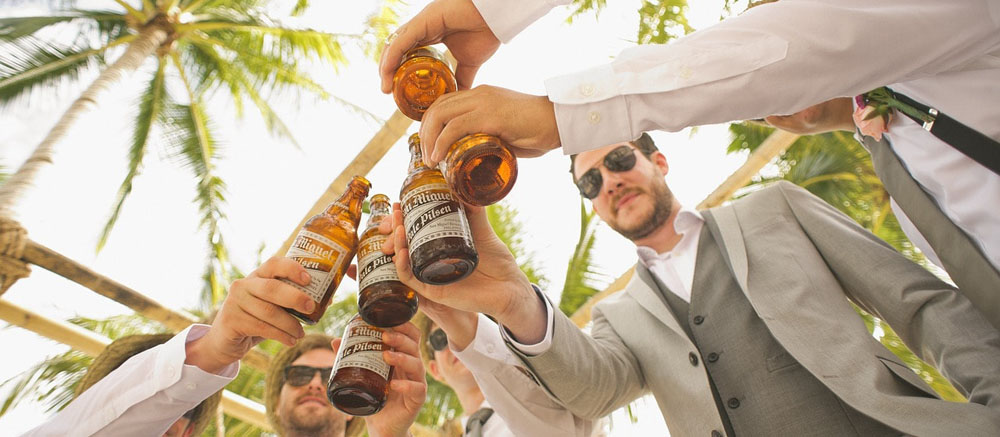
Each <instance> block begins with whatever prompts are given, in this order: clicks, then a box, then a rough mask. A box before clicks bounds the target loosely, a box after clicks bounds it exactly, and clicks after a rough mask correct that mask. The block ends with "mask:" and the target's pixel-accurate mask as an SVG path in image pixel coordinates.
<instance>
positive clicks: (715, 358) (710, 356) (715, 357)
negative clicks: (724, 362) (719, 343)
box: [708, 352, 719, 363]
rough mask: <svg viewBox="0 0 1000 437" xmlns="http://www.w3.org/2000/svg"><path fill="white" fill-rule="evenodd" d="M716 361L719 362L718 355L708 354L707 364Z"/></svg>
mask: <svg viewBox="0 0 1000 437" xmlns="http://www.w3.org/2000/svg"><path fill="white" fill-rule="evenodd" d="M716 361H719V354H717V353H715V352H712V353H710V354H708V362H709V363H714V362H716Z"/></svg>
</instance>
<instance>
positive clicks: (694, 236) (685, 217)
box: [463, 207, 705, 362]
mask: <svg viewBox="0 0 1000 437" xmlns="http://www.w3.org/2000/svg"><path fill="white" fill-rule="evenodd" d="M703 226H705V219H704V218H703V217H702V216H701V213H700V212H698V211H696V210H693V209H688V208H683V207H682V208H681V210H680V211H678V212H677V218H675V219H674V232H676V233H678V234H681V239H680V241H678V242H677V244H676V245H675V246H674V247H673V249H671V250H669V251H666V252H663V253H656V251H654V250H653V249H652V248H649V247H646V246H639V247H637V248H636V252H637V253H638V255H639V262H640V263H642V265H643V266H644V267H646V268H647V269H649V271H650V273H652V274H653V275H655V276H656V278H657V279H659V280H660V281H661V282H663V285H666V286H667V288H669V289H670V291H671V292H673V293H674V294H676V295H677V296H679V297H680V298H681V299H684V301H685V302H688V303H690V302H691V284H692V283H693V282H694V269H695V263H696V261H697V260H698V242H699V241H700V240H701V229H702V227H703ZM536 292H537V293H538V295H539V297H540V298H541V299H542V301H544V302H545V311H546V313H547V317H548V321H547V323H546V324H545V326H546V328H545V337H544V338H542V340H541V341H539V342H538V343H535V344H524V343H520V342H518V341H517V340H515V339H514V337H512V336H511V335H510V333H508V332H507V330H506V329H500V330H499V331H500V335H502V338H505V339H507V342H508V343H510V344H511V345H512V346H513V347H515V348H517V350H518V351H520V352H521V353H523V354H525V355H528V356H534V355H540V354H542V353H544V352H545V351H547V350H549V348H550V347H552V331H553V330H554V329H555V321H554V319H553V316H552V314H553V312H554V311H558V310H556V309H554V308H555V307H554V306H553V305H552V303H551V302H549V300H548V299H546V298H544V296H542V294H541V292H538V290H537V289H536ZM664 305H666V304H665V303H664ZM480 328H481V327H480ZM511 359H514V358H513V356H511ZM463 362H464V361H463Z"/></svg>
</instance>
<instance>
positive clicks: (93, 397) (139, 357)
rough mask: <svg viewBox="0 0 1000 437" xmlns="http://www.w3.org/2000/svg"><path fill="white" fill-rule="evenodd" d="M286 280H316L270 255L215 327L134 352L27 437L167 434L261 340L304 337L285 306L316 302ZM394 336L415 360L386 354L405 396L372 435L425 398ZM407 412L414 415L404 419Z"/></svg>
mask: <svg viewBox="0 0 1000 437" xmlns="http://www.w3.org/2000/svg"><path fill="white" fill-rule="evenodd" d="M281 278H288V279H289V280H292V281H294V282H295V283H297V284H300V285H307V284H308V283H309V281H310V280H311V278H310V276H309V273H307V272H306V271H305V269H304V268H303V267H302V266H301V265H300V264H299V263H298V262H295V261H294V260H291V259H289V258H284V257H274V258H271V259H269V260H268V261H267V262H265V263H264V264H263V265H261V266H260V267H258V268H257V270H255V271H254V272H252V273H251V274H250V275H248V276H247V277H246V278H243V279H239V280H237V281H234V282H233V284H232V285H231V286H230V289H229V294H228V295H227V296H226V300H225V301H224V302H223V304H222V307H221V308H220V309H219V312H218V315H217V316H216V317H215V320H214V321H213V322H212V325H211V326H208V325H201V324H194V325H191V326H190V327H188V328H187V329H185V330H183V331H181V332H180V333H178V334H177V335H174V336H173V337H172V338H170V339H169V340H167V341H166V343H164V344H162V345H159V346H156V347H152V348H150V349H148V350H146V351H144V352H142V353H139V354H136V355H135V356H133V357H132V358H130V359H128V360H127V361H125V363H124V364H122V365H121V366H119V367H118V368H117V369H115V370H114V371H113V372H111V373H110V374H109V375H108V376H107V377H105V378H103V379H101V380H100V382H98V383H96V384H94V385H93V386H92V387H90V388H89V389H87V390H86V391H85V392H83V393H82V394H81V395H80V396H78V397H77V398H76V399H74V400H73V402H71V403H70V404H69V405H67V406H66V408H64V409H62V410H61V411H60V412H59V413H57V414H56V415H54V416H53V417H52V418H50V419H49V420H48V421H47V422H45V423H44V424H42V425H39V426H38V427H36V428H34V429H32V430H30V431H28V432H27V433H26V434H24V436H54V435H60V436H62V435H81V436H115V437H117V436H161V435H163V434H164V433H165V432H167V431H168V429H170V428H171V427H172V426H174V425H175V423H176V422H177V421H178V419H180V418H181V417H182V416H183V415H184V414H185V413H186V412H188V411H190V410H192V409H193V408H195V407H197V406H198V405H199V404H200V403H201V402H202V401H203V400H205V399H206V398H208V397H209V396H211V395H212V394H214V393H217V392H219V391H220V390H222V388H223V387H225V386H226V384H228V383H229V382H230V381H232V380H233V378H235V377H236V374H237V373H238V372H239V360H240V358H242V357H243V356H244V355H246V353H247V352H248V351H249V350H250V348H252V347H253V346H255V345H256V344H257V343H259V342H260V341H262V340H263V339H265V338H270V339H274V340H277V341H280V342H282V343H284V344H286V345H289V346H291V345H294V344H295V342H296V340H298V339H300V338H302V337H303V336H304V335H305V332H304V331H303V330H302V325H301V324H300V323H299V322H298V320H296V319H295V318H294V317H293V316H292V315H290V314H289V313H288V312H286V311H285V310H284V309H283V307H285V308H295V309H296V310H298V311H300V312H303V313H310V312H312V311H313V309H314V308H315V303H314V302H313V301H312V299H311V298H309V297H308V296H306V295H305V294H303V293H302V292H301V291H299V290H298V289H297V288H295V287H293V286H291V285H288V284H287V283H285V282H282V281H281V280H280V279H281ZM411 332H412V330H411ZM390 337H392V340H386V342H387V343H388V344H390V345H394V346H405V345H406V344H408V343H412V347H408V348H406V349H405V351H406V353H409V355H410V358H411V359H410V360H406V359H405V356H404V355H405V354H406V353H389V355H390V356H392V358H389V360H394V361H392V364H396V365H397V367H400V368H402V369H404V371H403V372H399V375H400V378H401V381H400V382H397V381H393V385H392V387H393V388H394V389H397V393H398V394H400V395H398V396H392V397H390V399H389V403H390V404H392V405H396V407H395V408H390V407H389V406H387V407H386V409H387V410H390V411H394V412H396V413H397V414H396V415H395V416H392V417H390V415H389V414H386V415H381V416H380V418H384V420H383V422H381V423H378V424H376V425H378V426H376V431H380V432H379V433H376V432H372V430H371V429H370V430H369V432H370V434H371V435H372V436H373V437H374V436H376V435H379V436H381V435H393V436H397V435H399V436H401V435H405V426H403V427H402V428H403V430H402V433H398V431H399V428H400V423H403V422H405V423H406V425H407V426H408V425H409V423H412V420H413V417H415V414H416V410H418V409H419V407H420V406H419V405H416V408H414V405H413V398H414V397H419V398H420V399H421V401H420V402H421V403H422V399H423V394H422V392H420V391H419V388H420V387H421V386H422V385H423V384H424V383H423V381H422V380H421V381H419V382H415V383H412V384H411V382H412V381H413V380H414V379H416V378H417V376H414V375H415V374H417V373H419V375H420V377H421V378H422V375H423V369H422V365H421V363H420V360H419V359H418V358H417V354H418V353H419V352H417V349H416V340H415V339H411V340H410V341H409V342H408V341H407V340H406V339H405V338H404V337H405V336H404V335H398V334H393V335H391V336H390ZM406 338H408V337H406ZM401 351H402V350H401ZM414 361H415V366H417V368H418V369H419V372H417V371H415V370H414V367H413V366H414ZM331 363H332V361H331ZM402 379H405V381H403V380H402ZM410 411H412V412H413V416H412V417H409V421H408V422H407V421H406V420H407V417H406V414H408V413H409V412H410ZM373 417H374V416H373Z"/></svg>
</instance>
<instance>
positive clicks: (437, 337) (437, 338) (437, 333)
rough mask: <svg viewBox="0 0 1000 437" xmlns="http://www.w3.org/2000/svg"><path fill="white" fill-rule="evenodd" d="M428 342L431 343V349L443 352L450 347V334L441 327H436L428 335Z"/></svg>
mask: <svg viewBox="0 0 1000 437" xmlns="http://www.w3.org/2000/svg"><path fill="white" fill-rule="evenodd" d="M427 343H428V344H430V345H431V349H434V350H435V351H437V352H441V351H443V350H445V348H447V347H448V335H447V334H445V333H444V331H443V330H441V328H436V329H434V330H433V331H431V333H430V334H429V335H428V336H427Z"/></svg>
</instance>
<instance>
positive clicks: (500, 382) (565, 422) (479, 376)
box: [439, 315, 601, 437]
mask: <svg viewBox="0 0 1000 437" xmlns="http://www.w3.org/2000/svg"><path fill="white" fill-rule="evenodd" d="M473 316H475V315H473ZM475 320H476V325H474V326H475V328H474V330H473V335H474V336H475V338H474V340H472V342H471V343H470V344H465V345H463V348H462V350H460V351H456V350H455V349H456V347H457V346H460V344H457V342H456V344H455V345H454V347H452V350H453V351H455V355H456V356H457V357H458V358H459V359H460V360H462V363H463V364H465V366H466V367H467V368H468V369H469V371H471V372H472V374H473V375H474V376H475V377H476V382H477V383H478V384H479V389H480V390H482V392H483V396H484V397H485V398H486V401H487V402H488V403H489V404H490V407H492V408H493V410H494V411H495V412H496V414H497V415H498V416H499V419H501V420H502V422H503V425H504V426H505V427H506V428H507V429H509V430H510V434H511V435H526V436H527V435H549V436H577V437H588V436H592V435H595V434H596V433H597V432H599V431H601V429H600V424H601V422H600V421H595V420H590V419H584V418H581V417H579V416H576V415H574V414H573V413H571V412H570V411H569V410H567V409H566V407H564V406H562V405H561V404H559V403H558V402H556V401H555V400H553V399H552V398H551V397H549V395H548V393H546V391H545V389H543V388H542V387H541V386H540V385H539V384H538V383H537V382H535V381H534V380H533V379H532V377H531V376H529V374H528V373H527V371H526V370H525V369H524V368H523V366H522V365H521V362H520V360H519V359H517V358H516V357H515V356H514V354H513V353H511V351H510V349H507V346H506V345H505V344H504V342H503V339H502V338H501V336H500V330H499V329H498V327H497V325H496V323H494V322H492V321H491V320H489V319H488V318H487V317H486V316H483V315H479V316H478V317H477V318H476V319H475ZM439 326H443V325H439ZM445 331H446V332H448V330H447V329H445ZM448 334H449V339H451V338H452V337H450V335H451V332H448Z"/></svg>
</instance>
